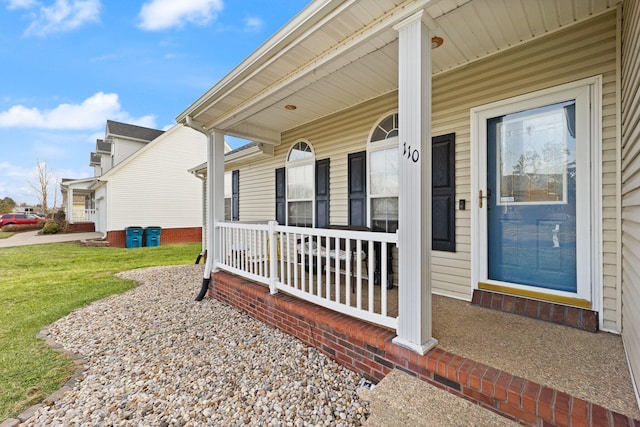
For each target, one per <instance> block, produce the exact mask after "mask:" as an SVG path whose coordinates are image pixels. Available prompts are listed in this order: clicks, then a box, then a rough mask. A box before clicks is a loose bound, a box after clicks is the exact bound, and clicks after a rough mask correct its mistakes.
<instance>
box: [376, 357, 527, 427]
mask: <svg viewBox="0 0 640 427" xmlns="http://www.w3.org/2000/svg"><path fill="white" fill-rule="evenodd" d="M370 400H371V404H370V415H369V419H368V420H367V422H366V423H365V426H368V427H387V426H389V427H405V426H406V427H415V426H439V427H440V426H441V427H448V426H498V427H499V426H517V425H519V424H518V423H516V422H515V421H511V420H509V419H507V418H504V417H502V416H500V415H498V414H496V413H494V412H491V411H490V410H488V409H485V408H483V407H481V406H480V405H477V404H475V403H472V402H470V401H468V400H465V399H463V398H461V397H458V396H455V395H454V394H452V393H449V392H447V391H444V390H441V389H439V388H437V387H435V386H433V385H431V384H429V383H427V382H425V381H422V380H419V379H418V378H416V377H414V376H411V375H409V374H407V373H405V372H402V371H400V370H399V369H394V370H393V371H391V372H390V373H389V374H388V375H387V376H386V377H384V379H383V380H382V381H380V382H379V383H378V384H377V385H376V387H375V388H374V389H373V390H372V391H371V393H370Z"/></svg>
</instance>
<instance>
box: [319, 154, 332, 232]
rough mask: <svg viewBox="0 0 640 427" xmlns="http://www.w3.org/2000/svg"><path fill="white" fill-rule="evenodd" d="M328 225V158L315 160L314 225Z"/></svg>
mask: <svg viewBox="0 0 640 427" xmlns="http://www.w3.org/2000/svg"><path fill="white" fill-rule="evenodd" d="M328 226H329V159H322V160H317V161H316V227H318V228H326V227H328Z"/></svg>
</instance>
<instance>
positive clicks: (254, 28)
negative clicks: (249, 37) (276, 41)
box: [244, 16, 264, 33]
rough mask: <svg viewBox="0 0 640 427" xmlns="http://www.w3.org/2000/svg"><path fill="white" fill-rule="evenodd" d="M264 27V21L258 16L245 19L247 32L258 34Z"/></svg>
mask: <svg viewBox="0 0 640 427" xmlns="http://www.w3.org/2000/svg"><path fill="white" fill-rule="evenodd" d="M263 26H264V21H263V20H262V19H260V18H258V17H257V16H247V17H246V18H244V30H245V31H246V32H250V33H254V32H258V31H260V30H261V29H262V27H263Z"/></svg>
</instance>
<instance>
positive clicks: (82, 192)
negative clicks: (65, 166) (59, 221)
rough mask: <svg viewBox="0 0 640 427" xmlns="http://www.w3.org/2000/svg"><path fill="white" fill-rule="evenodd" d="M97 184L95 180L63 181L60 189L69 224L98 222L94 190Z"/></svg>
mask: <svg viewBox="0 0 640 427" xmlns="http://www.w3.org/2000/svg"><path fill="white" fill-rule="evenodd" d="M95 182H96V179H95V178H84V179H74V180H72V179H63V180H62V182H61V184H60V188H61V190H62V195H63V206H64V209H65V212H66V215H67V221H68V222H69V224H75V223H87V222H90V223H95V222H96V219H97V218H96V208H95V192H94V190H93V189H92V185H93V184H94V183H95Z"/></svg>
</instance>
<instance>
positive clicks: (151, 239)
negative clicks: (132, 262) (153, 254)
mask: <svg viewBox="0 0 640 427" xmlns="http://www.w3.org/2000/svg"><path fill="white" fill-rule="evenodd" d="M144 232H145V244H146V245H147V246H160V234H161V233H162V228H161V227H147V228H146V229H145V231H144Z"/></svg>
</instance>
